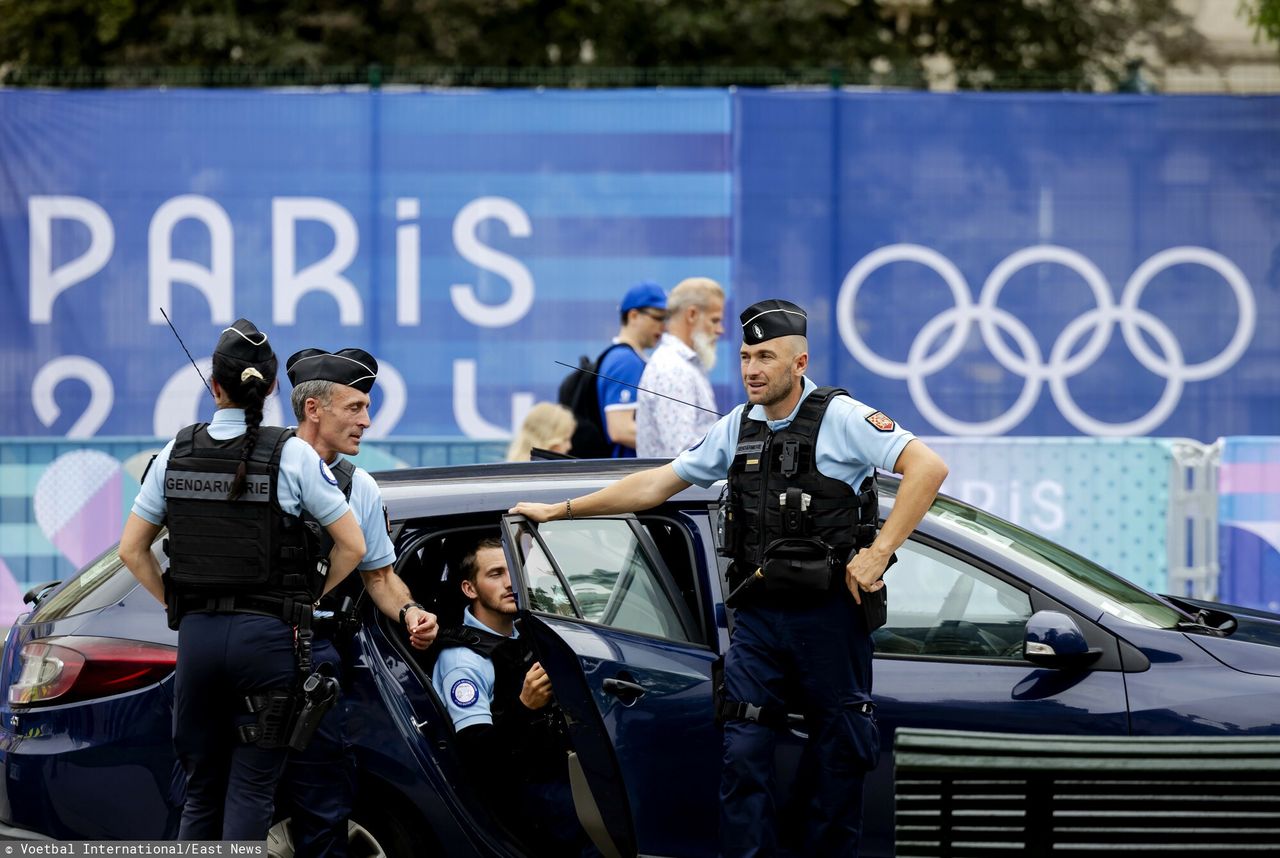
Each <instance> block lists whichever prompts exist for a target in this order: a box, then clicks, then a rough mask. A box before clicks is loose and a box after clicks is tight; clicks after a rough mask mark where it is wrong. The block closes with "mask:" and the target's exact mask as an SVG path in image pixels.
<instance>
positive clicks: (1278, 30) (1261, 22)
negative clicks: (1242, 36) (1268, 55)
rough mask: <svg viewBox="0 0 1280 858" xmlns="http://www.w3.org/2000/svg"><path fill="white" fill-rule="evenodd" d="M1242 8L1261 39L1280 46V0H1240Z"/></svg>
mask: <svg viewBox="0 0 1280 858" xmlns="http://www.w3.org/2000/svg"><path fill="white" fill-rule="evenodd" d="M1240 8H1241V10H1243V11H1244V13H1245V15H1246V16H1247V17H1248V18H1249V23H1250V24H1252V25H1253V27H1254V31H1255V32H1256V33H1257V35H1258V37H1259V38H1266V39H1270V40H1271V41H1273V42H1275V43H1276V44H1277V45H1278V46H1280V0H1240Z"/></svg>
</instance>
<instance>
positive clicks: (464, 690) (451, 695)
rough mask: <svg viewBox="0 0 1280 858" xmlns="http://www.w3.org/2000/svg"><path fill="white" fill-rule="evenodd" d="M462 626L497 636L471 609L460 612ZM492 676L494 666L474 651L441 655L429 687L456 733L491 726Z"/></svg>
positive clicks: (455, 648) (515, 635)
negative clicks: (484, 725) (440, 702)
mask: <svg viewBox="0 0 1280 858" xmlns="http://www.w3.org/2000/svg"><path fill="white" fill-rule="evenodd" d="M462 624H463V625H464V626H470V627H471V628H473V629H479V630H480V631H482V632H488V633H489V634H491V635H496V634H498V632H495V631H494V630H493V629H491V628H489V627H488V626H486V625H485V624H484V623H482V622H480V621H479V620H477V619H476V615H475V614H473V613H471V609H470V608H467V609H466V610H465V611H463V612H462ZM511 637H513V638H518V637H520V633H519V632H518V631H515V630H514V629H513V630H512V632H511ZM494 676H495V673H494V669H493V662H492V661H491V660H490V659H488V658H485V657H484V656H482V655H481V654H480V653H478V652H476V651H475V650H473V649H469V648H468V647H465V646H451V647H449V648H447V649H442V650H441V651H440V657H439V658H437V659H436V666H435V670H433V671H432V673H431V684H432V685H434V686H435V689H436V694H438V695H439V696H440V699H441V700H443V701H444V706H445V708H446V709H448V710H449V717H450V718H452V719H453V728H454V729H455V730H462V729H464V728H466V727H474V726H475V725H477V724H492V723H493V682H494Z"/></svg>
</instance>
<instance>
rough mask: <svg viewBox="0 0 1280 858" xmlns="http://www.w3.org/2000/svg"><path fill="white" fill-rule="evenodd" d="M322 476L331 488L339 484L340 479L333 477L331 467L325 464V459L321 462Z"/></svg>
mask: <svg viewBox="0 0 1280 858" xmlns="http://www.w3.org/2000/svg"><path fill="white" fill-rule="evenodd" d="M320 476H322V477H324V481H325V482H326V483H328V484H329V485H331V486H336V485H337V484H338V478H337V477H335V476H334V475H333V471H331V470H329V466H328V465H326V464H325V463H324V459H321V460H320Z"/></svg>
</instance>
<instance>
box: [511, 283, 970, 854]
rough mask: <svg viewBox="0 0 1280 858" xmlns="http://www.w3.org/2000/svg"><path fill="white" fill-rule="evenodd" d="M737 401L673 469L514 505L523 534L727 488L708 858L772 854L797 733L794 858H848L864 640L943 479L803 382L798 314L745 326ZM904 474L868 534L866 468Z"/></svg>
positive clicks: (857, 813)
mask: <svg viewBox="0 0 1280 858" xmlns="http://www.w3.org/2000/svg"><path fill="white" fill-rule="evenodd" d="M741 322H742V349H741V352H740V359H741V369H742V381H743V384H744V386H745V387H746V391H747V402H746V404H744V405H739V406H738V407H737V408H735V409H734V410H733V411H731V412H730V413H729V414H728V415H726V416H725V417H723V418H721V419H720V420H719V421H718V422H717V423H716V424H715V425H714V426H713V427H712V428H711V430H710V431H709V432H708V433H707V435H706V437H705V438H704V439H703V440H702V442H701V443H700V444H698V445H697V446H695V447H694V448H693V449H691V450H687V451H685V452H684V453H682V454H680V456H679V457H677V458H676V459H675V460H674V461H673V462H672V463H670V464H668V465H663V466H661V467H658V468H652V469H650V470H646V471H640V472H638V473H635V474H631V475H629V476H627V477H625V478H623V479H621V480H619V481H618V482H616V483H614V484H613V485H612V486H609V487H607V488H605V489H602V490H600V491H598V492H595V493H594V494H590V495H586V496H584V497H580V498H571V499H569V500H566V501H564V502H563V503H559V504H535V503H521V504H519V505H517V506H516V507H514V508H513V509H512V510H511V511H512V512H513V513H521V514H524V515H525V516H527V517H529V518H531V519H533V520H535V521H549V520H552V519H559V518H574V517H582V516H590V515H611V514H616V513H621V512H630V511H636V510H643V509H649V508H651V507H654V506H657V505H658V504H660V503H662V502H663V501H665V500H667V499H668V498H670V497H671V496H672V495H674V494H676V493H677V492H679V491H681V490H683V489H685V488H687V487H688V486H689V485H690V484H691V483H697V484H698V485H701V486H709V485H711V484H712V483H714V482H716V481H717V480H720V479H724V478H726V477H727V478H728V482H727V486H726V496H725V497H724V498H723V499H722V511H721V514H722V517H723V525H722V530H723V538H722V540H721V545H720V550H721V552H722V553H723V554H725V555H727V556H728V557H730V558H731V559H732V563H731V564H730V567H729V596H728V599H727V601H728V604H729V605H730V606H731V607H733V608H734V609H735V616H734V628H733V635H732V639H731V642H730V645H729V650H728V652H727V653H726V655H725V661H724V677H723V687H722V690H721V692H720V693H719V694H718V699H717V701H716V708H717V716H718V717H719V718H720V720H721V721H722V722H723V726H724V769H723V773H722V776H721V783H720V800H721V816H720V840H721V855H722V856H725V858H736V856H767V855H773V854H775V853H776V851H777V839H778V838H777V826H776V819H775V810H774V809H775V796H774V783H773V759H774V746H775V741H776V737H777V734H778V731H780V730H784V729H786V728H787V727H788V726H789V725H790V724H791V722H792V720H793V716H794V715H799V716H803V719H804V722H805V728H806V730H807V732H808V734H809V746H808V747H807V748H806V753H805V758H806V761H807V762H808V763H809V764H811V766H810V767H811V773H810V775H809V777H808V778H807V780H808V782H809V786H810V787H811V789H812V800H811V802H810V803H809V806H808V808H807V810H806V818H805V820H804V825H805V827H804V843H803V845H802V847H801V851H800V854H803V855H822V856H849V855H857V854H858V841H859V837H860V835H861V827H862V782H863V778H864V775H865V773H866V771H868V770H869V769H871V768H874V766H875V765H876V761H877V760H878V758H879V733H878V730H877V728H876V725H875V718H874V705H873V704H872V702H871V654H872V643H871V637H870V633H871V631H873V628H872V626H873V625H875V624H876V623H878V622H883V620H882V619H879V618H878V617H877V614H878V611H877V610H872V608H873V607H876V606H878V607H879V608H880V609H883V604H884V603H883V596H884V581H883V579H882V576H883V575H884V573H885V570H886V569H887V568H888V566H889V564H890V563H891V561H892V558H893V552H894V551H895V550H896V549H897V548H898V546H900V545H901V544H902V543H903V541H904V540H906V538H907V537H908V536H909V535H910V533H911V531H912V530H913V529H914V528H915V526H916V525H917V524H918V523H919V522H920V519H921V518H923V517H924V514H925V512H926V511H927V510H928V508H929V505H930V504H931V503H932V502H933V499H934V497H935V496H936V495H937V493H938V488H939V487H940V486H941V485H942V481H943V480H944V479H945V478H946V475H947V467H946V465H945V464H944V463H943V461H942V459H941V458H939V457H938V455H937V454H936V453H934V452H933V451H932V450H930V449H929V448H928V447H927V446H925V444H924V443H923V442H922V441H920V440H919V439H917V438H915V437H913V436H912V435H911V433H909V432H907V431H905V430H903V429H902V428H901V427H899V426H898V425H897V424H896V423H895V422H894V421H893V420H892V419H890V418H889V417H888V416H886V415H885V414H884V413H882V412H880V411H877V410H875V409H874V408H872V407H871V406H868V405H864V404H863V403H861V402H859V401H857V400H855V399H853V398H851V397H850V396H849V395H848V394H847V393H846V392H845V391H843V390H840V389H837V388H829V387H818V386H817V385H815V384H814V383H813V382H811V381H809V380H808V379H807V378H806V377H805V370H806V368H807V367H808V363H809V355H808V340H807V339H806V336H805V334H806V322H807V319H806V316H805V312H804V310H802V309H801V308H800V307H798V306H797V305H795V304H793V303H791V302H790V301H782V300H769V301H761V302H759V303H757V304H753V305H752V306H750V307H748V308H747V309H746V310H745V311H744V312H743V313H742V316H741ZM876 468H883V469H885V470H892V471H895V472H897V473H899V474H901V475H902V483H901V486H900V487H899V490H898V494H897V498H896V500H895V502H894V506H893V512H892V513H891V514H890V515H889V518H888V519H887V520H886V521H885V524H884V527H883V528H882V529H880V530H879V531H877V529H876V525H877V522H878V503H877V499H876V495H875V482H874V476H875V469H876Z"/></svg>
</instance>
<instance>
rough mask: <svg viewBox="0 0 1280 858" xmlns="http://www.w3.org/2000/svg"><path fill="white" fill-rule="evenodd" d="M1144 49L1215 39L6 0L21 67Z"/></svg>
mask: <svg viewBox="0 0 1280 858" xmlns="http://www.w3.org/2000/svg"><path fill="white" fill-rule="evenodd" d="M1246 1H1247V2H1248V0H1246ZM1253 2H1261V3H1262V4H1263V5H1274V3H1275V2H1280V0H1253ZM1135 50H1142V51H1144V52H1146V53H1148V54H1149V55H1151V56H1154V57H1156V58H1157V60H1163V61H1169V62H1186V61H1188V60H1190V61H1194V60H1196V59H1197V58H1199V57H1200V56H1201V55H1202V53H1203V51H1204V40H1203V38H1202V37H1201V36H1200V35H1199V34H1198V33H1196V32H1195V31H1194V30H1193V29H1192V28H1191V25H1190V21H1189V19H1188V18H1187V17H1186V16H1185V15H1184V14H1183V13H1182V12H1180V11H1179V10H1178V8H1177V5H1176V2H1175V0H371V2H369V3H366V4H352V3H349V2H339V0H0V69H7V70H8V71H9V72H10V73H11V74H12V72H13V71H15V70H22V69H29V68H46V69H49V68H77V67H90V68H103V67H133V68H137V67H143V66H148V67H170V68H186V69H221V70H226V69H228V68H230V69H236V68H248V69H265V68H275V69H332V68H335V67H347V68H365V67H367V66H370V65H372V64H378V65H379V66H381V67H383V68H385V69H386V70H387V73H388V74H395V73H396V72H397V71H400V72H403V70H407V69H413V68H425V67H436V68H439V67H487V68H505V69H581V68H584V67H586V68H595V69H608V68H633V69H635V68H638V69H655V70H656V69H672V68H682V69H695V68H699V69H723V70H731V69H732V70H736V72H733V73H726V75H725V78H726V82H727V80H731V79H732V78H733V77H734V74H735V73H736V74H744V75H745V74H746V72H745V70H748V69H762V68H768V69H779V70H784V71H786V70H800V69H808V70H822V69H832V70H838V76H839V79H840V80H843V81H845V82H854V83H856V82H868V81H870V82H882V83H883V82H887V83H901V84H905V85H916V84H919V83H920V82H921V81H923V80H924V79H925V77H926V75H927V74H928V73H929V70H930V69H931V68H935V67H937V66H938V63H939V61H941V62H942V64H943V65H944V66H945V65H947V64H948V63H949V64H950V65H951V66H952V67H953V68H954V70H955V73H956V75H957V78H958V80H959V82H960V85H961V86H966V87H984V86H999V87H1011V86H1012V87H1017V86H1033V87H1039V86H1046V85H1048V86H1051V87H1054V88H1068V89H1077V88H1088V87H1089V86H1091V85H1092V82H1094V81H1097V80H1099V79H1102V80H1112V81H1114V80H1118V79H1120V77H1121V76H1122V75H1123V74H1124V66H1125V62H1126V60H1127V59H1129V58H1130V55H1131V54H1132V53H1133V52H1134V51H1135ZM834 74H836V72H833V75H834Z"/></svg>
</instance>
